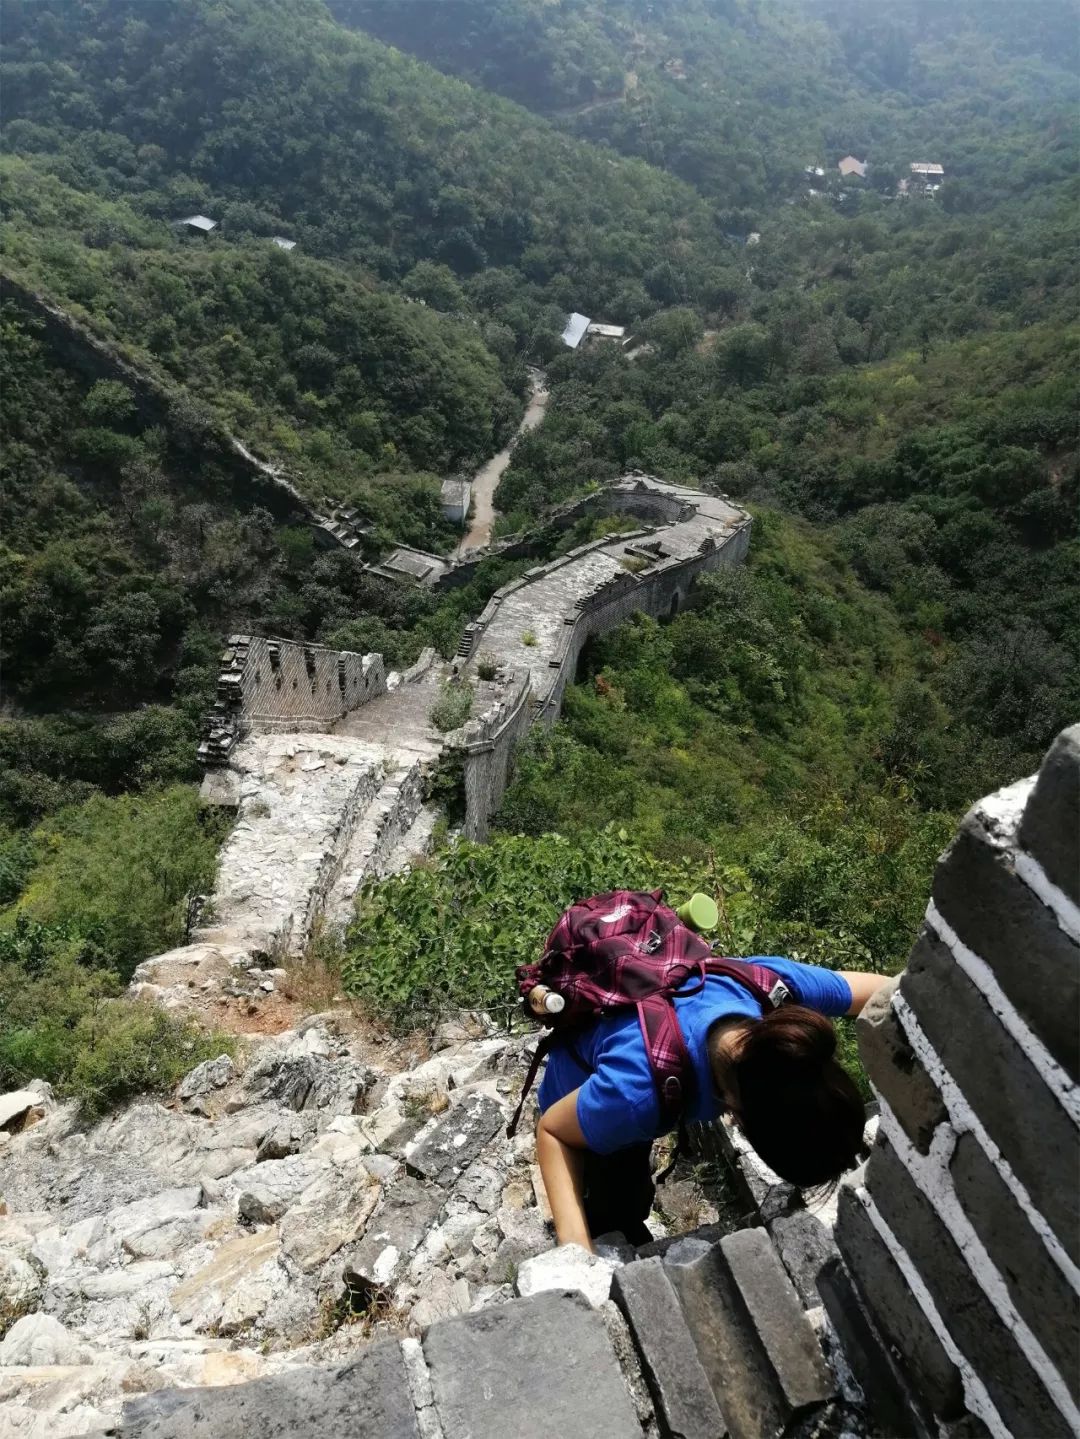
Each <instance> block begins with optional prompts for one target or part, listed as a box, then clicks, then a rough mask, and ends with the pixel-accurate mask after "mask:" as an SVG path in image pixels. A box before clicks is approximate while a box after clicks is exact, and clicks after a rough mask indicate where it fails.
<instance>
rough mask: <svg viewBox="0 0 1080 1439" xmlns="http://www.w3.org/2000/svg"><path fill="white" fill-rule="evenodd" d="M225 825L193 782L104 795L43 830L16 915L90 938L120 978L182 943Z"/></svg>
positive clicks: (206, 885) (205, 887) (207, 884)
mask: <svg viewBox="0 0 1080 1439" xmlns="http://www.w3.org/2000/svg"><path fill="white" fill-rule="evenodd" d="M224 823H225V821H224V818H223V817H221V816H219V815H216V814H215V813H214V812H213V811H208V810H207V809H206V808H205V807H204V806H202V805H201V804H200V801H199V796H198V792H197V791H196V790H195V789H193V788H191V787H189V786H186V785H177V786H174V787H173V788H171V789H165V790H158V791H152V792H149V793H146V794H141V795H119V796H116V797H112V798H107V797H105V796H103V795H96V796H94V797H93V798H91V799H89V800H87V801H86V803H85V804H82V805H79V806H77V807H72V808H69V809H65V810H62V811H61V812H60V813H59V814H58V815H56V816H55V817H53V818H52V819H50V820H48V821H47V822H46V823H44V824H42V825H40V826H39V827H38V829H37V830H36V831H35V832H34V837H33V842H34V847H35V851H36V854H37V857H38V863H37V864H36V866H35V868H34V870H33V871H32V873H31V874H30V877H29V882H28V884H27V887H26V890H25V892H24V893H23V895H22V897H21V898H20V899H19V900H18V902H17V910H18V912H19V913H20V914H25V915H27V916H28V917H29V918H31V919H34V920H37V921H39V922H41V923H44V924H50V925H60V926H69V927H70V928H71V929H72V931H73V932H76V933H78V934H79V935H81V936H82V937H83V938H84V939H92V940H93V941H94V942H95V943H96V944H97V945H98V946H99V947H100V949H101V950H102V952H103V953H104V954H105V955H106V956H107V957H108V961H109V963H110V965H111V966H112V967H113V968H115V970H116V972H117V974H119V975H120V977H121V978H122V979H127V978H129V977H130V974H131V971H132V970H133V969H134V967H135V965H136V964H138V963H139V961H140V960H142V959H145V958H146V957H147V955H151V954H157V953H160V952H161V951H162V950H165V949H170V948H172V947H173V946H174V945H176V944H179V943H180V942H181V941H182V940H183V937H184V922H185V918H186V910H187V903H188V900H189V898H190V896H191V895H193V894H198V893H203V892H205V891H206V890H208V889H209V888H210V886H211V884H212V881H213V877H214V864H215V857H216V853H217V845H218V841H219V838H220V836H221V833H222V829H223V826H224Z"/></svg>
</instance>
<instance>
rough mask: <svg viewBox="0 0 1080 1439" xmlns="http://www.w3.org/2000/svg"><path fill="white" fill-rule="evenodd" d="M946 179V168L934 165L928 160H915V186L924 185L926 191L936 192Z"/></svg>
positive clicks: (913, 169) (912, 177)
mask: <svg viewBox="0 0 1080 1439" xmlns="http://www.w3.org/2000/svg"><path fill="white" fill-rule="evenodd" d="M944 178H945V167H944V166H943V165H934V164H931V163H930V162H929V161H926V160H913V161H912V162H911V182H912V184H913V185H922V186H923V187H924V189H927V190H936V189H937V188H938V186H939V185H940V184H941V182H942V181H943V180H944Z"/></svg>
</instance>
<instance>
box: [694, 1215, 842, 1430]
mask: <svg viewBox="0 0 1080 1439" xmlns="http://www.w3.org/2000/svg"><path fill="white" fill-rule="evenodd" d="M720 1252H721V1254H722V1255H723V1259H724V1263H725V1264H726V1265H727V1268H728V1272H729V1273H730V1275H731V1277H732V1280H733V1281H734V1283H735V1286H736V1288H737V1289H738V1291H739V1297H740V1298H741V1299H742V1302H743V1304H744V1305H745V1307H746V1313H747V1316H748V1317H749V1320H750V1323H751V1325H752V1326H753V1330H754V1333H755V1334H756V1336H757V1339H758V1342H759V1344H760V1346H761V1348H762V1349H763V1350H764V1352H765V1354H766V1356H767V1358H768V1361H769V1366H770V1368H771V1369H772V1372H773V1376H774V1382H775V1385H776V1388H777V1390H778V1391H779V1393H780V1394H781V1395H782V1397H783V1402H784V1406H785V1408H786V1409H787V1410H788V1412H789V1413H791V1414H798V1413H799V1412H801V1411H803V1410H809V1409H812V1408H814V1407H815V1406H817V1405H819V1404H823V1403H824V1402H825V1401H826V1400H827V1399H828V1398H829V1397H830V1396H831V1395H832V1394H833V1392H834V1385H833V1381H832V1377H831V1375H830V1374H829V1371H828V1369H827V1368H826V1366H825V1361H824V1359H823V1358H822V1355H821V1349H820V1346H819V1345H818V1342H817V1336H816V1335H815V1334H814V1331H813V1329H812V1328H811V1325H810V1323H809V1321H808V1320H807V1318H806V1315H805V1314H804V1313H803V1309H802V1305H801V1303H800V1302H799V1296H798V1294H796V1292H795V1286H794V1285H793V1284H792V1282H791V1280H790V1279H789V1278H788V1276H787V1273H786V1272H785V1270H784V1266H783V1265H782V1264H781V1263H780V1257H779V1255H778V1254H777V1252H776V1250H775V1249H774V1248H773V1246H772V1242H771V1241H770V1239H769V1236H768V1235H767V1234H766V1233H765V1231H764V1229H740V1230H739V1231H738V1232H737V1233H735V1234H729V1235H727V1237H726V1238H724V1239H721V1241H720Z"/></svg>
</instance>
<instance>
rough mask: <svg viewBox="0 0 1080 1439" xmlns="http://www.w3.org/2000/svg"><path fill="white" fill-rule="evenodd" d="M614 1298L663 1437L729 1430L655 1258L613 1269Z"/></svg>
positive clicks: (714, 1435) (700, 1437) (686, 1438)
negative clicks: (631, 1341)
mask: <svg viewBox="0 0 1080 1439" xmlns="http://www.w3.org/2000/svg"><path fill="white" fill-rule="evenodd" d="M612 1297H613V1298H614V1300H615V1303H616V1304H617V1305H618V1306H619V1308H620V1309H621V1310H622V1312H623V1314H624V1315H625V1316H626V1322H627V1324H628V1325H629V1326H630V1332H631V1334H632V1335H633V1336H634V1343H635V1345H636V1346H637V1351H638V1354H639V1356H640V1358H641V1367H642V1370H643V1372H644V1374H645V1379H646V1382H647V1383H648V1386H649V1389H650V1392H651V1393H652V1397H653V1402H654V1403H655V1405H656V1415H657V1419H658V1420H659V1422H660V1428H661V1432H662V1433H663V1434H664V1435H665V1439H676V1436H677V1439H719V1436H721V1435H723V1434H726V1433H727V1432H728V1426H727V1422H726V1420H725V1419H724V1416H723V1415H722V1414H721V1412H720V1407H719V1405H718V1404H717V1402H716V1396H715V1395H714V1393H713V1390H712V1386H711V1385H710V1383H709V1380H708V1378H707V1377H706V1374H705V1371H704V1369H703V1368H702V1367H701V1361H700V1360H699V1359H698V1354H697V1348H696V1347H695V1345H694V1340H693V1338H692V1336H691V1334H690V1330H689V1329H688V1328H687V1325H686V1320H685V1319H684V1318H683V1313H682V1309H681V1307H680V1305H679V1300H678V1296H677V1295H676V1293H675V1289H674V1286H673V1285H672V1283H671V1279H670V1277H669V1276H668V1273H667V1271H666V1270H665V1268H664V1264H663V1261H662V1260H661V1259H659V1258H653V1259H640V1260H637V1261H635V1262H634V1263H632V1264H627V1265H626V1266H625V1267H624V1268H622V1269H618V1270H616V1271H615V1274H614V1277H613V1279H612Z"/></svg>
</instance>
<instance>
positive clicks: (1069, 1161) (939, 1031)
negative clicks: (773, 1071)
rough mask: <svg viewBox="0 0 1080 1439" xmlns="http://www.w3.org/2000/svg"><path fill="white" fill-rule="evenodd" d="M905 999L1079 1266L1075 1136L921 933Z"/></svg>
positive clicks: (1005, 1036)
mask: <svg viewBox="0 0 1080 1439" xmlns="http://www.w3.org/2000/svg"><path fill="white" fill-rule="evenodd" d="M900 992H901V994H902V995H903V996H904V998H905V999H906V1000H907V1001H908V1002H909V1003H910V1005H911V1007H912V1009H913V1010H914V1011H915V1013H916V1015H917V1016H918V1019H919V1023H920V1024H921V1026H922V1028H923V1030H924V1031H925V1032H926V1034H927V1036H928V1038H929V1040H930V1043H931V1044H932V1045H933V1047H934V1049H935V1051H936V1052H937V1054H938V1055H939V1056H940V1058H941V1060H942V1063H943V1064H944V1066H945V1068H946V1069H947V1070H948V1072H949V1073H950V1074H951V1076H952V1078H953V1079H954V1080H955V1081H956V1083H957V1084H958V1085H959V1087H960V1089H961V1090H962V1091H963V1094H964V1096H965V1098H966V1099H967V1102H968V1103H969V1104H970V1105H971V1107H972V1109H973V1110H974V1111H975V1113H976V1114H977V1115H978V1116H979V1118H980V1119H981V1120H982V1122H983V1124H984V1125H985V1127H986V1130H987V1133H988V1134H989V1135H990V1138H991V1139H992V1140H993V1141H994V1143H995V1144H996V1145H997V1146H998V1148H999V1149H1000V1150H1001V1152H1002V1154H1003V1155H1004V1157H1005V1159H1006V1160H1007V1161H1008V1163H1009V1165H1010V1166H1011V1167H1012V1169H1013V1172H1014V1173H1015V1174H1016V1176H1017V1178H1018V1179H1019V1180H1020V1182H1021V1183H1022V1184H1023V1186H1024V1188H1025V1189H1026V1190H1027V1192H1028V1194H1030V1195H1031V1199H1032V1202H1033V1203H1034V1204H1035V1207H1036V1208H1037V1209H1038V1210H1039V1212H1040V1213H1041V1214H1043V1215H1044V1216H1045V1217H1046V1220H1047V1222H1048V1223H1049V1225H1050V1227H1051V1229H1052V1230H1053V1231H1054V1233H1055V1234H1056V1235H1057V1237H1058V1239H1059V1240H1060V1242H1061V1243H1062V1245H1063V1246H1064V1247H1065V1248H1066V1250H1067V1252H1068V1253H1069V1254H1070V1257H1071V1258H1072V1259H1073V1262H1074V1263H1075V1262H1077V1260H1078V1258H1080V1253H1078V1250H1080V1245H1078V1235H1080V1204H1078V1199H1080V1195H1078V1192H1077V1185H1076V1183H1075V1176H1076V1173H1077V1170H1078V1168H1080V1149H1078V1144H1077V1134H1076V1129H1075V1128H1074V1126H1073V1125H1072V1123H1071V1122H1070V1120H1069V1118H1068V1116H1067V1115H1066V1113H1065V1111H1064V1110H1063V1109H1062V1107H1061V1105H1060V1104H1059V1103H1058V1102H1057V1100H1056V1099H1055V1098H1054V1096H1053V1095H1052V1094H1051V1093H1050V1091H1049V1090H1048V1089H1047V1087H1046V1085H1045V1084H1044V1083H1043V1080H1042V1078H1041V1076H1040V1075H1039V1073H1038V1071H1037V1070H1036V1068H1035V1066H1034V1065H1033V1064H1032V1062H1031V1060H1030V1059H1029V1058H1028V1056H1027V1055H1026V1054H1025V1053H1024V1051H1023V1049H1022V1048H1021V1047H1020V1046H1019V1045H1018V1044H1017V1043H1016V1041H1015V1040H1014V1039H1013V1038H1012V1037H1011V1035H1010V1034H1009V1033H1008V1031H1007V1030H1006V1029H1005V1028H1004V1026H1003V1025H1002V1024H1001V1023H1000V1021H999V1020H998V1018H997V1016H996V1015H995V1014H994V1013H993V1011H992V1010H991V1009H990V1006H989V1005H988V1004H987V1002H986V1000H985V999H984V998H983V996H982V994H981V993H980V991H979V990H978V989H977V988H976V986H975V985H974V984H973V983H972V982H971V980H970V979H968V977H967V975H966V974H965V973H964V971H963V970H962V969H961V968H960V966H959V965H958V964H957V962H956V960H955V959H954V958H953V956H952V953H951V951H950V950H949V949H948V948H947V946H945V945H944V944H942V943H940V942H939V941H938V940H937V939H935V938H933V937H932V935H931V934H930V933H929V932H927V931H924V933H923V934H922V935H921V936H920V938H919V940H918V941H917V943H916V945H915V948H914V949H913V950H912V951H911V957H910V959H909V960H908V967H907V970H906V972H905V974H904V975H903V977H902V979H901V985H900Z"/></svg>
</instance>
